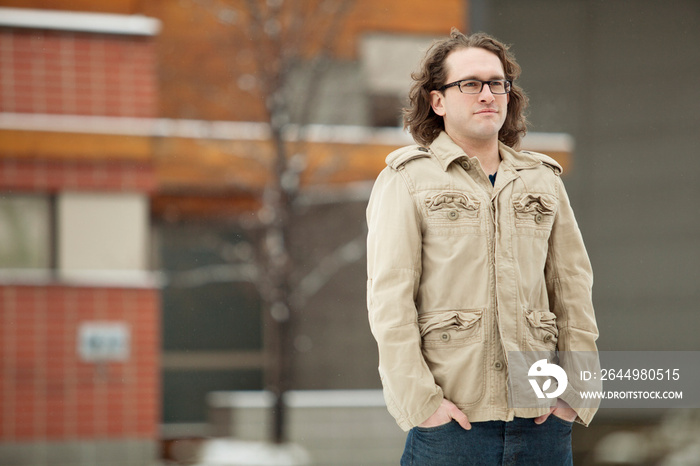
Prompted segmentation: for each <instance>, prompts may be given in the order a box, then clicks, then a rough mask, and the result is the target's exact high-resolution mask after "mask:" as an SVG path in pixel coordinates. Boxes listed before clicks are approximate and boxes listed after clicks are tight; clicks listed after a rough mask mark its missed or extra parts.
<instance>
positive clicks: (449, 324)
mask: <svg viewBox="0 0 700 466" xmlns="http://www.w3.org/2000/svg"><path fill="white" fill-rule="evenodd" d="M482 315H483V311H482V310H480V309H474V310H456V311H439V312H428V313H426V314H422V315H421V316H419V318H418V327H419V328H420V334H421V338H422V340H423V347H424V348H441V347H453V346H461V345H464V344H471V343H476V342H479V341H481V334H482V330H481V317H482Z"/></svg>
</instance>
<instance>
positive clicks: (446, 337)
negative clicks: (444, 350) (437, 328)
mask: <svg viewBox="0 0 700 466" xmlns="http://www.w3.org/2000/svg"><path fill="white" fill-rule="evenodd" d="M440 339H441V340H442V341H450V334H449V333H443V334H441V335H440Z"/></svg>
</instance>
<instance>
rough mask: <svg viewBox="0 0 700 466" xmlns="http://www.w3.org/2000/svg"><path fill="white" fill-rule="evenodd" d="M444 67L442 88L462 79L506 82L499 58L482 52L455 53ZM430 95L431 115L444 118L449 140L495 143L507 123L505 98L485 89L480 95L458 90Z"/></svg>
mask: <svg viewBox="0 0 700 466" xmlns="http://www.w3.org/2000/svg"><path fill="white" fill-rule="evenodd" d="M446 65H447V82H445V83H443V84H448V83H452V82H455V81H460V80H463V79H479V80H481V81H491V80H495V79H505V72H504V71H503V65H502V64H501V61H500V60H499V58H498V56H497V55H495V54H494V53H491V52H489V51H488V50H485V49H481V48H467V49H458V50H455V51H453V52H452V53H450V54H449V55H448V56H447V59H446ZM430 94H431V104H432V107H433V111H434V112H435V113H436V114H438V115H440V116H442V117H443V119H444V122H445V131H446V132H447V134H448V135H450V137H451V138H452V139H454V140H456V141H472V142H477V141H488V140H493V139H498V131H499V130H500V129H501V127H502V126H503V123H504V122H505V120H506V111H507V109H508V99H509V96H508V94H493V93H491V89H489V86H487V85H484V86H483V89H482V90H481V93H479V94H463V93H461V92H460V90H459V88H458V87H457V86H454V87H450V88H447V89H445V90H444V91H443V92H440V91H432V92H431V93H430Z"/></svg>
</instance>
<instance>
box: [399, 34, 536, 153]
mask: <svg viewBox="0 0 700 466" xmlns="http://www.w3.org/2000/svg"><path fill="white" fill-rule="evenodd" d="M471 47H478V48H482V49H485V50H488V51H489V52H493V53H494V54H495V55H497V56H498V58H499V60H501V64H502V65H503V70H504V71H505V74H506V79H508V80H510V81H512V82H513V86H512V88H511V91H510V100H509V102H508V111H507V113H506V120H505V122H504V123H503V127H502V128H501V129H500V131H499V132H498V139H499V141H501V142H503V143H504V144H506V145H507V146H510V147H515V148H517V147H518V146H519V144H520V139H521V138H522V137H523V136H524V135H525V133H526V132H527V118H526V117H525V109H526V108H527V104H528V98H527V96H526V95H525V92H524V91H523V89H522V88H521V87H520V86H518V85H517V84H516V82H515V80H516V79H518V77H519V76H520V65H518V64H517V62H516V61H515V57H514V56H513V54H512V53H511V52H510V51H509V47H508V46H507V45H505V44H503V43H502V42H499V41H498V40H496V39H494V38H493V37H491V36H489V35H488V34H485V33H481V32H480V33H476V34H471V35H469V36H465V35H464V34H462V33H461V32H459V31H458V30H457V29H456V28H452V31H451V32H450V37H449V38H448V39H443V40H441V41H438V42H435V43H434V44H433V45H432V47H431V48H430V49H429V50H428V52H427V53H426V55H425V58H424V60H423V62H422V64H421V68H420V70H419V71H417V72H415V73H413V74H411V77H412V78H413V84H412V85H411V90H410V92H409V94H408V99H409V105H408V107H407V108H405V109H404V110H403V113H404V120H403V121H404V128H406V129H408V130H409V131H410V133H411V135H413V139H415V140H416V142H417V143H418V144H421V145H423V146H429V145H430V144H431V143H432V142H433V141H434V140H435V138H436V137H438V135H439V134H440V132H441V131H443V130H444V129H445V123H444V121H443V119H442V117H441V116H440V115H438V114H436V113H435V112H434V111H433V108H432V107H431V105H430V101H431V99H430V92H431V91H435V90H438V89H439V88H440V87H442V86H443V85H445V84H446V82H445V80H446V79H447V66H446V59H447V56H448V55H449V54H450V53H451V52H453V51H455V50H460V49H465V48H471Z"/></svg>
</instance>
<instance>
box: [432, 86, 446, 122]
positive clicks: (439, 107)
mask: <svg viewBox="0 0 700 466" xmlns="http://www.w3.org/2000/svg"><path fill="white" fill-rule="evenodd" d="M430 106H431V107H432V108H433V112H435V114H436V115H439V116H445V95H444V94H443V93H442V92H440V91H430Z"/></svg>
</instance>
